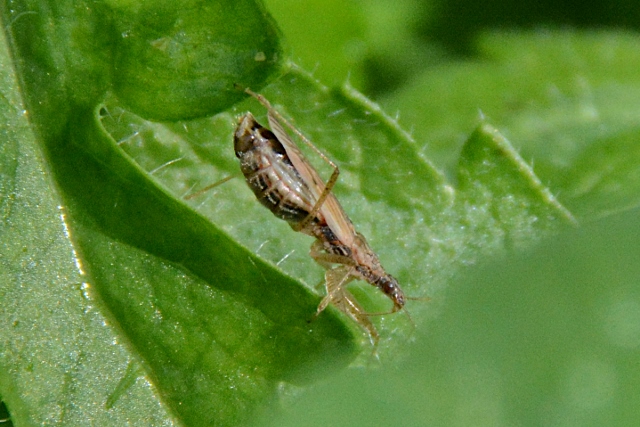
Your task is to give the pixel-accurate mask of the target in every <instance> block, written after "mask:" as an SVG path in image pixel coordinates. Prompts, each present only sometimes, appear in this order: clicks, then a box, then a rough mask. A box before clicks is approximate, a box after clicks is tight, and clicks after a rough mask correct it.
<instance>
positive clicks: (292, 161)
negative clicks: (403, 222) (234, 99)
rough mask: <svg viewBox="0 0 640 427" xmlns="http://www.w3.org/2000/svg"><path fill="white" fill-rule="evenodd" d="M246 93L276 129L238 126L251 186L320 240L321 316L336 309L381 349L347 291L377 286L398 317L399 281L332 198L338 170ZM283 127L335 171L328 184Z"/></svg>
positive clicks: (315, 253) (238, 148)
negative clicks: (361, 284)
mask: <svg viewBox="0 0 640 427" xmlns="http://www.w3.org/2000/svg"><path fill="white" fill-rule="evenodd" d="M246 92H247V93H248V94H250V95H251V96H253V97H255V98H256V99H257V100H258V101H259V102H260V103H261V104H263V105H264V106H265V107H266V108H267V111H268V120H269V125H270V127H271V130H268V129H266V128H264V127H263V126H261V125H260V124H259V123H258V122H257V121H256V120H255V118H254V117H253V115H252V114H251V113H246V114H245V115H244V116H242V117H240V119H239V120H238V126H237V128H236V131H235V133H234V149H235V153H236V156H237V157H238V158H239V159H240V167H241V170H242V173H243V174H244V176H245V179H246V181H247V184H248V185H249V187H250V188H251V190H252V191H253V193H254V194H255V195H256V197H257V198H258V200H259V201H260V202H261V203H262V204H263V205H264V206H266V207H267V208H269V209H270V210H271V212H273V214H274V215H276V216H277V217H278V218H281V219H284V220H285V221H287V222H288V223H289V225H290V226H291V227H292V228H293V229H294V230H295V231H300V232H302V233H305V234H308V235H310V236H312V237H315V238H316V242H314V244H313V245H312V246H311V256H312V257H313V258H314V259H315V260H316V262H318V263H319V264H320V265H322V266H323V267H324V268H325V269H326V270H327V271H326V273H325V287H326V290H327V295H326V296H325V298H324V299H323V300H322V301H321V303H320V305H319V306H318V311H317V313H320V312H322V311H323V310H324V309H325V308H326V307H327V306H328V305H329V304H333V305H334V306H335V307H336V308H338V309H339V310H340V311H342V312H343V313H345V314H346V315H348V316H349V317H351V318H352V319H353V320H354V321H356V322H357V323H358V324H360V326H362V327H363V328H364V329H365V330H367V332H368V333H369V335H370V337H371V339H372V341H373V342H374V344H376V343H377V341H378V337H379V336H378V332H377V330H376V328H375V326H374V325H373V323H371V321H370V320H369V316H370V314H368V313H366V312H365V311H364V310H363V308H362V307H361V306H360V305H359V304H358V302H357V301H356V299H355V298H354V297H353V295H352V294H351V293H350V292H349V291H348V290H347V289H346V286H347V284H348V283H349V282H351V281H353V280H356V279H360V280H364V281H366V282H368V283H370V284H371V285H374V286H376V287H377V288H379V289H380V290H381V291H382V292H383V293H384V294H385V295H387V296H388V297H389V298H390V299H391V301H392V302H393V309H392V312H395V311H398V310H400V309H402V308H403V307H404V305H405V296H404V293H403V291H402V289H401V288H400V286H399V285H398V281H397V280H396V279H395V278H394V277H393V276H391V275H390V274H388V273H387V272H386V271H385V270H384V268H383V267H382V265H381V264H380V261H379V259H378V256H377V255H376V254H375V253H374V252H373V250H372V249H371V247H370V246H369V244H368V243H367V241H366V239H365V238H364V236H362V235H361V234H360V233H358V232H356V230H355V227H354V226H353V223H352V222H351V220H350V219H349V217H348V216H347V214H346V213H345V212H344V210H343V209H342V206H341V205H340V203H339V202H338V199H336V197H335V196H334V195H333V193H332V192H331V189H332V187H333V185H334V184H335V182H336V181H337V178H338V175H339V169H338V167H337V166H336V165H335V164H334V163H333V162H331V160H329V159H328V158H327V157H326V156H325V155H324V154H322V153H321V152H320V151H318V150H317V148H315V146H313V144H311V142H310V141H308V140H307V139H306V138H305V137H304V135H302V134H301V133H300V132H299V131H297V130H296V129H295V128H294V127H293V126H291V125H290V124H289V123H288V122H287V121H286V120H285V119H284V118H283V117H282V116H280V115H279V114H278V113H277V112H276V111H275V110H274V109H273V107H271V104H269V102H268V101H267V100H266V99H265V98H264V97H263V96H262V95H258V94H255V93H253V92H251V91H250V90H248V89H247V90H246ZM278 119H280V120H278ZM281 121H282V122H284V123H285V124H286V125H287V126H288V127H289V128H290V129H292V130H293V131H294V132H295V133H296V134H297V135H298V136H299V137H300V138H301V139H302V140H303V141H304V142H305V143H306V144H307V145H309V146H310V147H311V148H312V149H314V150H315V151H316V153H318V155H319V156H321V157H322V158H323V159H324V160H325V161H327V162H328V163H329V164H330V165H331V166H332V167H333V168H334V172H333V174H332V175H331V177H330V179H329V181H328V182H327V184H325V183H324V181H323V180H322V179H321V178H320V175H319V174H318V172H317V171H316V170H315V169H314V168H313V166H312V165H311V164H310V163H309V162H308V161H307V160H306V159H305V157H304V155H303V154H302V152H301V151H300V150H299V149H298V147H297V145H296V144H295V143H294V142H293V140H292V139H291V138H290V137H289V135H288V134H287V133H286V131H285V130H284V128H283V127H282V125H281V123H280V122H281ZM335 265H338V266H337V267H334V266H335Z"/></svg>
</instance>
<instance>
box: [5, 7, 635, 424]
mask: <svg viewBox="0 0 640 427" xmlns="http://www.w3.org/2000/svg"><path fill="white" fill-rule="evenodd" d="M227 3H229V4H227ZM236 3H237V2H236ZM156 5H157V7H156ZM195 5H196V3H195V2H194V3H187V4H180V5H179V6H176V5H174V4H173V3H171V2H166V4H165V3H162V2H160V3H155V2H154V3H153V5H152V4H151V3H149V4H147V3H145V2H141V3H139V4H133V3H130V2H108V3H100V4H98V5H93V4H91V5H87V4H84V3H81V2H77V3H71V2H57V3H56V7H51V8H50V7H45V6H44V3H40V2H36V1H33V2H31V3H29V2H23V3H19V4H17V5H15V8H13V9H12V10H11V11H10V10H9V8H8V7H7V6H6V5H5V6H4V8H3V19H5V21H6V26H7V28H8V29H9V35H10V36H11V49H12V58H14V62H13V63H14V64H15V66H16V69H15V70H16V71H17V77H16V75H14V74H12V72H13V70H6V69H5V70H3V71H5V72H6V73H7V79H8V80H7V82H6V86H3V88H5V87H6V88H10V89H11V91H7V92H6V93H7V95H5V98H4V99H5V100H6V101H7V102H6V103H5V104H6V105H5V109H4V112H5V114H6V115H7V120H5V123H7V126H6V127H5V133H6V134H7V135H8V136H9V137H8V138H7V141H9V142H10V143H6V144H3V148H2V150H4V152H3V159H2V161H3V164H2V167H3V174H2V176H1V177H2V181H1V183H0V184H1V187H0V188H2V190H3V194H6V195H7V196H4V197H3V198H2V203H3V205H2V208H3V211H2V212H3V215H4V216H3V228H2V230H0V232H1V233H2V242H3V245H4V246H3V250H2V253H0V256H1V259H2V260H3V262H5V263H6V265H7V268H6V269H3V272H2V274H3V280H2V282H1V283H2V288H1V289H0V291H1V292H2V295H3V297H5V298H4V299H3V300H2V301H3V302H5V301H10V302H11V304H3V311H2V321H3V325H4V326H3V327H2V328H0V330H1V331H2V339H3V343H4V346H3V352H2V354H0V364H1V366H0V367H1V368H2V369H0V371H1V372H2V374H0V387H1V388H0V394H1V395H2V396H3V398H5V399H6V402H7V404H8V406H9V409H10V411H11V413H12V417H13V419H14V420H16V421H17V422H20V423H24V424H34V425H39V424H42V423H45V422H48V421H49V420H54V421H51V422H58V423H62V424H74V423H78V424H79V423H82V422H86V420H87V419H91V420H97V421H96V422H98V423H102V424H106V425H114V424H115V425H118V424H123V422H122V421H123V420H126V422H129V423H131V424H141V425H148V424H149V423H151V424H172V423H176V424H184V425H211V424H222V425H246V424H248V423H250V422H257V420H259V419H261V418H263V417H265V414H269V417H267V418H270V417H271V416H270V414H272V413H273V405H275V404H277V403H279V402H280V401H281V400H286V399H287V398H288V397H289V396H291V395H293V394H295V392H296V391H297V390H300V389H298V388H297V387H303V388H302V389H303V390H304V389H306V387H307V385H308V384H309V383H310V382H312V381H314V380H317V379H318V378H326V377H329V376H330V375H331V374H334V375H335V374H336V373H338V372H340V371H341V370H342V369H344V367H346V366H347V365H349V364H350V363H353V362H354V359H355V358H356V356H357V354H358V353H359V352H361V351H362V349H365V351H364V352H362V355H361V357H360V359H359V361H357V362H356V363H355V364H359V365H364V364H367V365H371V363H372V361H373V358H372V357H371V355H370V351H369V348H368V347H367V346H366V343H367V340H366V337H365V336H363V335H362V334H361V331H360V330H359V329H358V328H357V325H353V324H351V323H350V322H348V319H345V318H344V317H343V316H341V315H340V314H339V313H337V312H336V311H335V310H333V309H329V310H327V311H326V312H323V313H322V314H321V315H320V316H319V317H318V318H317V319H316V320H315V321H313V322H311V323H308V321H309V320H310V319H311V316H312V315H313V313H314V312H315V307H316V305H317V303H318V301H319V300H320V296H319V295H318V294H317V293H316V292H313V291H312V288H313V285H315V284H317V283H318V282H319V281H320V280H321V278H322V273H323V270H322V268H321V267H320V266H317V265H315V264H314V262H313V261H312V260H311V259H310V257H309V256H308V248H309V244H310V243H311V241H310V238H308V237H306V236H303V235H301V234H296V233H294V232H293V231H292V230H291V229H290V228H289V227H288V226H287V225H286V224H285V223H283V222H282V221H279V220H277V219H276V218H274V217H273V215H272V214H271V213H270V212H269V211H268V210H266V209H264V208H262V207H261V206H260V205H259V204H258V203H256V201H255V198H254V197H253V195H252V194H251V192H250V190H249V189H248V188H246V185H245V183H244V182H242V180H241V179H237V180H234V181H231V182H229V183H227V184H225V185H224V186H222V187H219V188H217V189H216V190H215V191H212V192H210V193H207V194H203V195H201V196H200V197H199V198H196V199H194V200H192V201H190V202H189V204H190V205H189V206H187V205H186V204H185V203H184V202H183V201H182V198H183V196H184V195H186V194H189V193H191V192H193V191H196V190H197V189H199V188H201V187H204V186H206V185H208V184H210V183H212V182H215V181H216V180H218V179H219V178H222V177H225V176H227V175H228V174H229V173H232V174H233V173H237V163H236V159H235V158H234V155H233V150H232V147H231V135H232V131H233V126H234V119H235V116H237V115H239V114H241V113H243V112H244V111H246V110H251V111H252V112H254V113H255V114H256V116H257V117H258V119H259V120H262V122H263V123H265V122H266V120H265V111H264V108H263V107H261V106H260V105H259V104H257V103H256V102H255V101H254V100H252V99H248V100H246V101H244V102H242V103H236V101H237V100H239V99H241V98H242V97H243V96H244V95H243V93H242V92H241V91H238V90H236V89H235V87H234V86H235V85H234V83H239V84H240V85H245V86H249V87H251V88H253V89H255V90H261V92H263V93H264V94H265V95H266V96H267V97H268V98H269V99H270V100H271V101H272V102H273V103H274V104H275V105H276V108H278V110H279V111H280V112H281V113H282V114H284V115H285V116H287V117H289V118H290V119H291V120H292V122H293V123H294V125H295V126H296V127H298V128H299V129H300V130H301V131H302V132H303V133H304V134H306V135H307V136H309V137H310V139H311V140H313V141H314V142H315V143H316V145H317V146H318V147H319V148H320V149H321V150H322V151H325V152H326V153H327V154H328V156H329V157H330V158H331V159H334V160H335V161H336V162H337V163H338V164H339V165H340V167H341V171H342V174H341V179H340V181H339V183H338V186H337V187H336V190H335V191H336V195H337V197H338V198H339V200H340V201H341V202H342V203H343V204H344V207H345V210H346V211H347V212H348V213H349V215H350V217H351V218H352V220H353V221H354V223H355V224H356V227H357V228H358V230H359V231H361V232H362V233H363V234H364V235H365V236H367V238H368V239H369V241H370V243H371V245H372V247H373V248H374V249H375V250H376V251H377V252H378V254H379V255H380V259H381V261H382V262H383V264H384V265H385V267H386V268H387V269H388V271H389V272H390V273H392V274H394V275H395V276H397V277H398V279H399V281H400V283H401V284H402V286H403V288H404V289H405V290H406V292H407V293H408V294H409V295H411V296H415V297H424V296H429V297H431V298H432V302H431V303H426V302H422V301H420V302H417V301H411V302H410V303H409V304H408V312H410V313H411V318H413V319H414V320H415V321H416V323H417V324H423V323H424V321H425V319H426V318H428V317H433V316H435V315H436V314H437V313H439V312H444V310H447V309H448V304H445V303H444V291H445V289H447V288H448V287H449V286H450V283H451V281H452V277H456V276H458V275H460V273H461V272H462V271H463V270H464V269H465V267H466V266H467V265H469V264H475V263H477V262H479V261H481V260H484V259H491V258H494V257H496V255H497V254H501V253H504V252H505V249H510V248H516V249H518V250H520V249H522V248H526V247H528V246H531V245H532V244H533V243H534V242H537V241H539V240H540V239H541V238H543V237H544V236H548V235H552V234H554V233H556V232H557V231H558V230H560V229H562V228H563V227H565V226H567V225H569V224H572V223H573V217H572V215H571V213H570V212H569V211H568V210H567V209H566V208H565V207H563V205H561V204H560V203H559V202H558V200H557V199H556V198H555V197H554V196H553V193H552V191H551V190H549V189H548V188H546V187H545V185H544V184H543V182H542V181H541V180H540V179H538V178H537V176H536V175H535V174H534V172H533V170H532V168H531V167H530V166H529V165H527V163H526V162H525V161H524V160H523V159H522V157H521V156H519V155H518V154H517V152H516V151H515V150H514V149H513V148H512V147H511V145H510V143H509V142H508V141H507V139H506V138H505V137H504V136H503V135H501V134H500V133H499V132H498V131H497V130H496V128H495V127H493V126H492V125H490V124H489V122H488V121H485V122H482V123H481V124H480V125H479V126H477V128H476V130H475V131H474V132H472V133H471V130H472V126H471V124H470V123H472V120H468V119H465V118H464V115H462V116H460V117H462V118H459V117H458V116H455V114H454V116H455V117H449V122H448V126H450V127H449V128H448V129H455V132H456V133H457V134H459V133H460V132H461V131H460V129H465V128H466V129H467V130H468V131H469V132H468V133H471V135H470V137H469V138H467V140H466V143H465V145H464V147H463V149H462V155H461V156H460V158H459V159H458V163H457V166H456V167H455V172H454V173H450V174H449V176H450V177H455V178H448V177H447V175H444V174H443V173H441V172H440V171H438V170H437V169H436V168H434V167H433V166H432V164H431V162H430V160H429V159H428V158H427V156H425V155H424V153H425V152H426V151H425V147H424V140H420V141H416V140H414V139H412V138H411V137H410V136H409V135H408V134H407V133H406V132H405V131H404V130H403V129H402V128H401V127H400V126H399V125H398V123H396V121H394V120H392V119H391V118H389V117H388V116H387V115H386V114H385V113H384V112H383V111H382V110H381V109H380V108H379V107H378V106H377V105H375V104H373V103H371V102H370V101H368V100H367V99H366V98H364V97H363V96H362V95H360V94H359V93H358V92H357V91H356V90H354V89H353V88H351V87H350V86H348V85H346V86H343V87H341V88H339V89H335V90H329V89H327V88H326V87H325V86H323V85H322V84H321V83H319V82H317V81H315V80H314V79H313V78H311V77H310V76H309V75H308V74H307V73H305V72H304V71H302V70H300V69H298V68H297V67H295V66H292V65H287V66H286V67H285V68H280V63H279V62H277V59H280V57H281V55H280V53H281V51H280V48H279V46H280V44H279V40H278V39H277V37H275V36H276V35H277V34H278V31H277V30H276V29H275V28H274V27H271V21H270V20H269V18H268V17H265V16H264V14H263V12H262V9H261V8H260V7H258V6H255V5H254V4H253V3H249V2H241V3H239V4H235V3H234V5H231V3H230V2H220V3H216V4H215V5H213V3H212V4H207V7H205V8H204V9H202V10H200V9H198V8H197V7H196V6H195ZM220 5H225V6H227V7H221V6H220ZM254 6H255V7H254ZM247 14H249V15H247ZM207 18H210V21H207ZM205 22H215V23H216V24H217V25H214V26H211V28H210V29H209V30H207V28H205V27H207V26H206V25H205V24H204V23H205ZM249 24H250V25H249ZM258 28H259V30H260V31H258V30H257V29H258ZM128 30H130V31H128ZM256 31H258V33H259V35H258V36H256V35H255V34H256ZM3 46H4V45H3ZM212 55H214V56H215V55H218V56H216V58H217V60H216V61H213V60H211V56H212ZM3 58H6V62H3V63H7V64H9V63H11V62H10V59H9V54H8V53H6V54H5V55H4V56H3ZM193 64H195V65H194V67H193V68H192V67H191V65H193ZM278 72H281V73H282V74H281V75H280V77H279V78H278V79H275V77H276V75H277V73H278ZM17 81H20V84H18V83H16V82H17ZM270 81H272V82H273V83H272V84H270V85H268V86H266V87H264V88H262V87H263V86H264V85H265V84H266V83H268V82H270ZM421 90H422V92H421V94H420V96H422V98H423V99H424V98H425V97H426V94H428V95H430V96H436V95H433V94H430V93H428V92H426V91H424V89H421ZM19 91H20V92H19ZM20 94H21V95H22V97H23V98H22V99H21V98H20ZM446 99H447V96H446V95H445V94H443V95H440V96H439V102H440V103H441V105H445V103H444V101H443V100H446ZM466 101H468V99H466ZM23 103H24V104H25V105H26V108H27V109H28V112H29V114H28V117H29V119H30V122H27V121H26V118H25V115H24V114H22V113H21V112H22V111H23V109H24V107H22V104H23ZM409 105H410V104H408V103H407V104H406V106H409ZM465 105H466V104H465ZM214 113H218V114H217V115H215V116H211V117H206V118H202V117H205V116H209V115H211V114H214ZM198 117H200V118H198ZM424 117H430V116H426V115H425V116H423V118H424ZM150 118H153V119H163V120H167V122H165V123H158V122H151V121H148V119H150ZM169 120H171V121H170V122H169ZM456 120H460V122H456ZM460 123H463V124H462V125H461V124H460ZM620 150H624V145H622V146H621V148H620ZM4 154H6V155H4ZM309 158H310V159H311V160H312V162H314V164H317V166H318V169H319V170H320V171H321V174H322V175H323V176H328V175H329V173H330V170H329V169H328V168H327V167H326V165H323V164H322V162H320V161H317V160H318V159H317V158H316V157H314V156H312V155H311V154H309ZM626 167H627V168H628V169H630V168H631V162H630V163H629V164H628V165H627V166H626ZM616 179H619V178H616ZM52 189H53V191H52ZM629 193H630V194H633V188H632V187H630V188H629ZM58 206H60V207H62V208H58ZM35 207H37V209H36V208H35ZM61 211H62V212H63V213H64V216H61V214H60V212H61ZM34 215H35V216H34ZM25 242H26V243H25ZM52 242H53V243H52ZM25 248H26V249H25ZM33 253H35V254H36V255H32V254H33ZM26 267H28V269H26ZM25 269H26V270H25ZM25 271H28V272H30V273H32V275H31V276H27V275H26V274H25ZM352 289H353V292H354V294H356V296H357V297H358V299H359V300H360V301H362V303H363V305H365V306H366V308H367V310H369V311H372V312H383V311H385V310H388V307H389V301H388V299H386V298H385V297H384V295H382V294H381V293H380V292H377V291H376V290H375V289H373V288H371V286H369V285H367V284H361V283H360V284H354V285H353V287H352ZM411 318H408V317H407V316H403V315H402V313H400V314H394V315H388V316H387V315H384V316H376V317H374V318H372V321H373V322H375V324H376V326H377V327H378V329H379V330H380V332H381V335H382V338H383V339H382V342H381V345H380V347H379V349H378V350H379V357H380V359H381V360H382V362H383V364H385V366H388V365H389V364H391V363H393V362H395V361H398V360H401V357H404V356H405V355H406V353H407V349H408V347H407V346H406V345H405V344H406V342H407V341H410V340H411V339H412V337H413V336H414V334H415V332H414V331H415V326H414V324H413V322H412V320H411ZM34 319H37V322H36V321H35V320H34ZM420 329H421V328H420ZM359 343H364V344H365V346H361V345H358V344H359ZM4 349H10V350H4ZM434 351H437V348H434ZM343 375H344V374H343ZM347 377H348V376H347ZM381 389H382V387H378V388H376V389H375V390H381ZM372 390H374V389H372ZM345 401H346V400H345Z"/></svg>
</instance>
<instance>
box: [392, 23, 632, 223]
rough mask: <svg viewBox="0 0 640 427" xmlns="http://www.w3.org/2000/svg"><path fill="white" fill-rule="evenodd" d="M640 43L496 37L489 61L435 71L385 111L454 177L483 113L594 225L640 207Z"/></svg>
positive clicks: (489, 41) (614, 38)
mask: <svg viewBox="0 0 640 427" xmlns="http://www.w3.org/2000/svg"><path fill="white" fill-rule="evenodd" d="M637 43H638V36H637V35H636V34H631V33H623V32H602V33H597V32H577V31H564V32H562V31H540V32H534V33H490V34H486V35H485V36H484V37H482V38H481V39H480V40H479V42H478V45H479V51H480V53H481V54H482V56H483V57H485V58H486V60H484V61H480V60H478V59H475V60H469V61H460V62H452V63H450V64H447V65H443V66H442V67H438V68H433V69H430V70H428V71H426V72H424V73H423V74H422V75H421V76H419V77H418V78H417V79H415V81H413V82H412V83H411V84H409V85H406V86H405V87H404V88H403V89H402V90H401V91H398V92H397V93H395V94H394V95H393V96H392V97H391V98H389V99H387V100H386V101H385V102H383V104H384V105H385V107H386V108H388V109H389V110H391V111H396V110H400V111H401V112H402V114H401V118H400V123H401V124H403V125H404V126H407V127H410V128H412V129H414V131H415V133H416V135H420V142H421V144H424V146H425V147H426V150H427V153H428V155H429V156H431V157H433V158H435V159H437V160H438V161H439V163H440V164H442V165H443V166H446V168H447V169H448V170H449V172H450V173H455V165H456V162H457V156H458V150H459V149H460V146H461V144H462V143H463V140H462V139H461V138H460V129H465V128H467V129H468V128H470V126H471V123H473V122H474V121H477V120H478V119H477V116H478V111H480V110H481V111H482V115H483V117H488V118H490V120H491V122H492V123H493V124H495V125H496V126H497V127H499V128H500V129H508V132H509V137H510V139H512V140H513V141H517V145H518V149H519V150H520V151H521V152H522V156H523V157H524V158H526V159H532V162H535V170H536V173H537V174H538V175H539V176H540V178H541V179H542V181H543V182H545V183H547V184H548V185H549V186H550V187H551V188H553V190H554V192H556V194H558V195H559V197H560V198H561V200H562V201H563V203H565V204H566V206H568V207H569V208H570V209H571V210H572V211H574V212H575V214H576V215H577V216H578V217H579V218H583V219H593V218H597V217H601V216H604V215H607V214H609V213H611V212H616V211H620V210H623V209H629V208H630V207H633V206H637V205H638V203H640V191H639V190H640V187H639V186H638V182H639V181H638V176H637V168H636V167H635V165H637V164H638V162H639V161H640V158H639V157H638V150H637V149H636V148H635V146H636V144H635V143H634V141H635V140H637V139H638V135H639V129H638V123H637V120H636V119H635V118H636V117H637V115H638V108H639V107H638V105H639V104H638V102H637V100H638V99H639V97H640V82H639V80H638V78H637V73H636V72H635V70H637V69H638V67H639V66H640V56H639V55H638V52H637V49H635V46H636V45H637ZM425 94H429V96H425ZM425 118H428V120H425Z"/></svg>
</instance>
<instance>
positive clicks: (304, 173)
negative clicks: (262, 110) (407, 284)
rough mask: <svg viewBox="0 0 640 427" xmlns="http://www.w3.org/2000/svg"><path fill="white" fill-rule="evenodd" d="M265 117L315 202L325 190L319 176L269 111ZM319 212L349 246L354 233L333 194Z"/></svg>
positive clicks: (351, 225)
mask: <svg viewBox="0 0 640 427" xmlns="http://www.w3.org/2000/svg"><path fill="white" fill-rule="evenodd" d="M267 117H268V119H269V126H270V127H271V131H272V132H273V133H274V134H275V135H276V137H277V138H278V140H279V141H280V142H281V143H282V146H283V147H284V149H285V150H286V152H287V155H288V156H289V159H290V160H291V163H292V164H293V166H294V167H295V168H296V169H297V170H298V173H299V174H300V176H301V177H302V179H303V180H304V181H305V182H306V183H307V186H308V187H309V189H310V190H311V192H312V193H313V195H314V197H315V200H316V201H317V200H318V199H319V198H320V196H321V194H322V192H323V191H324V189H325V183H324V181H323V180H322V178H320V175H319V174H318V172H317V171H316V170H315V168H314V167H313V166H312V165H311V163H309V162H308V161H307V159H306V158H305V157H304V155H303V154H302V152H301V151H300V149H299V148H298V146H297V145H296V143H295V142H293V140H291V137H290V136H289V134H287V132H286V131H285V130H284V128H283V127H282V125H281V124H280V121H279V120H278V119H277V117H276V116H275V115H274V114H273V113H272V112H271V111H268V113H267ZM320 212H321V214H322V216H323V217H324V219H325V221H326V222H327V225H328V226H329V227H330V228H331V229H332V230H333V232H334V233H336V235H337V237H338V238H339V239H340V241H341V242H343V243H344V244H346V245H350V244H351V243H352V242H353V236H354V235H355V233H356V231H355V228H354V227H353V224H352V223H351V220H349V217H348V216H347V214H346V213H345V212H344V210H343V209H342V206H340V203H339V202H338V199H336V197H335V196H334V195H333V194H329V195H328V196H327V198H326V199H325V201H324V203H323V204H322V207H321V208H320Z"/></svg>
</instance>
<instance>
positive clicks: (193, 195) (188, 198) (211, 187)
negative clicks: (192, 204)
mask: <svg viewBox="0 0 640 427" xmlns="http://www.w3.org/2000/svg"><path fill="white" fill-rule="evenodd" d="M236 176H237V175H229V176H228V177H226V178H222V179H221V180H220V181H217V182H214V183H213V184H211V185H207V186H206V187H204V188H203V189H201V190H198V191H196V192H195V193H191V194H189V195H187V196H184V200H191V199H193V198H194V197H198V196H200V195H201V194H204V193H206V192H207V191H209V190H213V189H214V188H216V187H217V186H219V185H222V184H224V183H225V182H227V181H229V180H231V179H232V178H235V177H236Z"/></svg>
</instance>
